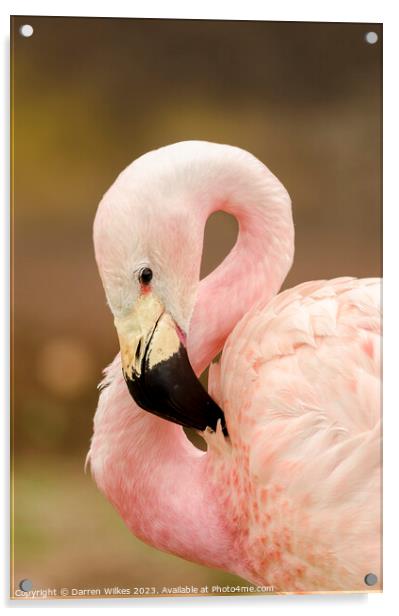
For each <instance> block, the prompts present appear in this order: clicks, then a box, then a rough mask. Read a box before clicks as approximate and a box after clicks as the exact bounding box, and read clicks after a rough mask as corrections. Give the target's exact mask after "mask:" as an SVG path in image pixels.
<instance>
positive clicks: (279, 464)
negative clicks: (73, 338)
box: [88, 141, 381, 592]
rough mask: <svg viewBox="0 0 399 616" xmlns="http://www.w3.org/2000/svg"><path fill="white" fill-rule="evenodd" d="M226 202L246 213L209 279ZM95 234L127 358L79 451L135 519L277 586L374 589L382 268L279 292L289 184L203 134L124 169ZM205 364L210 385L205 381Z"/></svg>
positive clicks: (287, 247) (146, 535)
mask: <svg viewBox="0 0 399 616" xmlns="http://www.w3.org/2000/svg"><path fill="white" fill-rule="evenodd" d="M217 210H223V211H225V212H228V213H230V214H232V215H233V216H235V217H236V219H237V220H238V223H239V233H238V238H237V241H236V244H235V246H234V248H233V249H232V250H231V251H230V253H229V254H228V256H227V257H226V258H225V260H224V261H223V262H222V263H221V264H220V265H219V266H218V267H217V268H216V269H215V270H214V271H213V272H212V273H211V274H210V275H209V276H207V277H206V278H205V279H203V280H201V281H200V275H199V274H200V263H201V255H202V247H203V234H204V227H205V223H206V220H207V219H208V217H209V216H210V215H211V214H212V213H213V212H215V211H217ZM93 236H94V247H95V256H96V261H97V264H98V268H99V272H100V276H101V279H102V283H103V286H104V289H105V294H106V298H107V302H108V304H109V307H110V309H111V311H112V313H113V317H114V323H115V326H116V330H117V334H118V338H119V343H120V353H118V355H117V356H116V357H115V359H114V361H113V362H112V363H111V364H110V366H109V367H108V368H107V369H106V370H105V371H104V373H105V376H104V380H103V382H102V384H101V385H100V387H101V393H100V396H99V402H98V407H97V410H96V413H95V417H94V430H93V435H92V439H91V445H90V450H89V454H88V459H89V460H90V466H91V470H92V474H93V476H94V479H95V482H96V483H97V485H98V487H99V489H100V490H101V491H102V492H103V493H104V495H105V496H106V497H107V499H109V501H110V502H111V503H112V504H113V506H114V507H115V508H116V510H117V511H118V512H119V514H120V516H121V517H122V518H123V520H124V522H125V523H126V525H127V527H128V528H129V529H130V530H131V531H132V532H133V534H134V535H135V536H137V537H138V538H140V539H141V540H142V541H144V542H146V543H147V544H149V545H151V546H154V547H156V548H158V549H159V550H163V551H166V552H169V553H172V554H175V555H178V556H180V557H182V558H184V559H187V560H190V561H194V562H197V563H201V564H203V565H207V566H209V567H213V568H219V569H223V570H226V571H229V572H231V573H234V574H237V575H239V576H241V577H242V578H244V579H246V580H248V581H250V582H252V583H255V584H258V585H264V584H267V585H268V586H270V585H271V586H273V587H274V589H275V590H276V591H278V592H285V591H290V592H303V591H320V590H321V591H326V590H327V591H335V590H350V591H354V590H368V587H367V585H366V584H367V582H365V576H367V574H368V573H370V572H372V573H374V574H376V575H377V577H378V583H377V585H376V586H375V588H379V587H380V586H379V584H380V323H381V320H380V308H379V298H380V280H379V279H378V278H367V279H356V278H353V277H341V278H335V279H333V280H318V281H311V282H305V283H303V284H299V285H298V286H295V287H294V288H291V289H289V290H286V291H284V292H281V293H278V291H279V289H280V287H281V285H282V283H283V281H284V279H285V277H286V275H287V273H288V271H289V269H290V267H291V264H292V261H293V254H294V227H293V220H292V212H291V201H290V197H289V195H288V193H287V191H286V189H285V188H284V187H283V185H282V184H281V183H280V181H279V180H278V179H277V178H276V177H275V176H274V175H273V174H272V173H271V171H270V170H269V169H268V168H267V167H266V166H265V165H264V164H263V163H262V162H260V161H259V160H258V159H257V158H256V157H255V156H253V155H252V154H250V153H249V152H247V151H245V150H242V149H240V148H238V147H234V146H230V145H222V144H216V143H209V142H204V141H186V142H180V143H176V144H173V145H168V146H165V147H161V148H160V149H157V150H155V151H151V152H149V153H147V154H145V155H143V156H141V157H140V158H138V159H136V160H135V161H134V162H133V163H132V164H130V165H129V166H128V167H127V168H126V169H125V170H124V171H123V172H122V173H121V174H120V175H119V177H118V178H117V179H116V181H115V183H114V184H113V185H112V186H111V188H110V189H109V190H108V192H107V193H106V194H105V195H104V197H103V198H102V200H101V202H100V204H99V207H98V210H97V213H96V217H95V221H94V230H93ZM315 256H316V255H315ZM221 350H222V355H221V359H220V361H219V362H216V363H211V362H212V360H213V359H214V358H215V357H216V355H217V354H218V353H219V352H220V351H221ZM209 365H210V370H209V385H208V389H209V391H208V392H207V391H206V390H205V389H204V388H203V387H202V385H201V384H200V382H199V380H198V378H197V377H198V376H199V375H200V374H201V373H202V372H203V370H204V369H205V368H206V367H207V366H209ZM182 426H189V427H192V428H195V429H196V430H197V431H198V432H199V433H200V434H201V435H202V436H203V438H204V439H205V441H206V445H207V451H206V452H204V451H200V450H199V449H197V448H196V447H195V446H194V445H193V444H192V443H191V442H190V441H189V439H188V438H187V436H186V434H185V432H184V430H183V428H182Z"/></svg>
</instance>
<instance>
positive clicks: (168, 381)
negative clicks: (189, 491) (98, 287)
mask: <svg viewBox="0 0 399 616" xmlns="http://www.w3.org/2000/svg"><path fill="white" fill-rule="evenodd" d="M115 326H116V329H117V332H118V337H119V343H120V347H121V357H122V367H123V374H124V377H125V381H126V384H127V387H128V389H129V392H130V394H131V396H132V398H133V399H134V400H135V402H136V403H137V404H138V405H139V406H140V407H141V408H142V409H144V410H146V411H149V412H150V413H153V414H155V415H158V416H159V417H162V418H163V419H167V420H169V421H172V422H174V423H177V424H180V425H182V426H186V427H189V428H196V429H197V430H205V429H206V428H207V427H210V428H212V429H213V430H216V426H217V422H218V420H220V422H221V427H222V430H223V432H224V434H225V435H227V429H226V424H225V418H224V414H223V411H222V409H221V408H220V407H219V406H218V405H217V404H216V402H215V401H214V400H213V399H212V398H211V397H210V396H209V394H208V393H207V391H206V390H205V389H204V388H203V386H202V384H201V383H200V381H199V380H198V379H197V377H196V375H195V373H194V371H193V369H192V367H191V364H190V362H189V359H188V355H187V350H186V347H185V343H184V341H185V337H184V334H182V332H181V330H180V328H179V327H178V326H177V324H176V323H175V322H174V320H173V319H172V317H171V316H170V315H169V314H168V313H167V312H165V310H164V307H163V306H162V304H161V302H160V301H159V300H158V298H157V297H156V296H155V295H154V294H153V293H151V292H148V293H146V294H142V295H140V297H139V299H138V300H137V302H136V304H135V306H134V307H133V309H132V311H131V312H130V314H129V315H127V316H125V317H123V318H122V319H117V318H116V319H115Z"/></svg>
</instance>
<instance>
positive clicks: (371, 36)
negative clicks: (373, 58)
mask: <svg viewBox="0 0 399 616" xmlns="http://www.w3.org/2000/svg"><path fill="white" fill-rule="evenodd" d="M364 38H365V40H366V43H368V44H369V45H375V44H376V42H377V41H378V34H377V32H367V34H365V36H364Z"/></svg>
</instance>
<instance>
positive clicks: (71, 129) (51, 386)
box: [12, 17, 382, 588]
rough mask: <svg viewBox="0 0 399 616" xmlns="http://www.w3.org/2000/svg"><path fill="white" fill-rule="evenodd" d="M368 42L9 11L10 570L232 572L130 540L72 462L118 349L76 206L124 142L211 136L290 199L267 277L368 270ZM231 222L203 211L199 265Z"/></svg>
mask: <svg viewBox="0 0 399 616" xmlns="http://www.w3.org/2000/svg"><path fill="white" fill-rule="evenodd" d="M25 23H28V24H31V25H32V26H33V28H34V34H33V36H32V37H31V38H23V37H22V36H21V35H20V34H19V27H20V25H22V24H25ZM370 30H372V31H374V32H377V33H378V35H379V41H378V43H377V44H375V45H369V44H367V42H366V41H365V38H364V36H365V34H366V32H368V31H370ZM381 37H382V29H381V26H379V25H375V24H368V25H367V24H320V23H277V22H275V23H270V22H269V23H265V22H263V23H262V22H223V21H185V20H181V21H174V20H142V19H93V18H56V17H15V18H13V19H12V81H13V84H12V96H13V126H14V139H13V162H14V181H13V196H14V210H13V219H14V265H13V275H14V294H13V314H14V327H13V337H14V347H13V375H14V383H13V419H14V426H15V429H14V473H13V475H14V488H15V508H14V539H15V560H14V569H15V584H18V582H19V580H20V579H22V578H29V579H31V580H32V581H33V584H34V588H38V587H47V586H56V587H61V586H63V587H94V586H101V585H107V586H112V585H119V586H124V585H126V586H134V585H142V586H146V585H148V586H152V585H156V586H162V585H164V584H167V585H179V584H194V585H204V584H207V583H208V584H212V583H220V584H226V583H230V582H234V581H237V579H238V578H234V577H233V576H230V575H228V574H224V573H222V572H218V571H213V570H210V569H207V568H205V567H199V566H196V565H194V564H191V563H187V562H185V561H183V560H181V559H179V558H175V557H172V556H169V555H166V554H163V553H161V552H158V551H156V550H155V549H152V548H150V547H148V546H146V545H144V544H143V543H141V542H140V541H138V540H136V539H135V538H134V537H133V536H131V535H130V533H129V532H128V531H127V530H126V529H125V527H124V525H123V522H122V521H121V520H120V518H119V517H118V515H117V514H116V513H115V512H114V511H113V509H112V507H111V506H110V505H109V504H108V503H107V502H106V501H105V499H104V497H103V496H102V495H101V494H100V493H99V492H98V491H97V489H96V487H95V485H94V482H93V481H92V479H91V477H90V475H89V474H87V475H85V474H84V472H83V465H84V460H85V456H86V452H87V450H88V446H89V440H90V435H91V429H92V417H93V414H94V411H95V407H96V401H97V395H98V392H97V390H96V385H97V383H98V382H99V381H100V379H101V371H102V369H103V368H104V367H105V366H106V365H107V364H108V363H109V362H110V360H111V359H112V358H113V356H114V355H115V353H116V352H117V338H116V335H115V332H114V328H113V324H112V319H111V315H110V313H109V311H108V309H107V307H106V304H105V297H104V293H103V290H102V288H101V285H100V280H99V277H98V274H97V270H96V266H95V262H94V257H93V246H92V239H91V230H92V222H93V217H94V214H95V211H96V207H97V204H98V202H99V200H100V198H101V196H102V194H103V193H104V192H105V191H106V190H107V188H108V187H109V186H110V184H111V183H112V182H113V180H114V179H115V177H116V175H117V174H118V173H119V172H120V171H121V170H122V169H123V168H124V167H126V166H127V165H128V164H129V163H130V162H131V161H132V160H133V159H134V158H136V157H137V156H139V155H140V154H142V153H144V152H146V151H148V150H151V149H153V148H156V147H158V146H162V145H165V144H167V143H172V142H176V141H180V140H185V139H204V140H210V141H216V142H223V143H229V144H233V145H237V146H240V147H242V148H245V149H248V150H249V151H251V152H252V153H253V154H255V155H256V156H257V157H259V158H260V159H261V160H262V161H263V162H265V163H266V164H267V165H268V166H269V167H270V169H271V170H272V171H273V172H274V173H275V174H276V175H277V176H278V177H279V178H280V180H281V181H282V182H283V183H284V185H285V186H286V188H287V189H288V191H289V192H290V194H291V197H292V200H293V207H294V218H295V224H296V258H295V264H294V266H293V268H292V270H291V273H290V274H289V276H288V279H287V281H286V285H285V286H292V285H294V284H296V283H299V282H302V281H304V280H310V279H317V278H326V277H333V276H340V275H355V276H375V275H380V274H381V234H380V231H381V229H380V222H381V218H380V214H381V210H380V208H381V198H380V182H381V169H380V155H381V119H380V114H381V49H382V45H381ZM235 234H236V224H235V221H234V220H233V219H231V218H230V217H228V216H227V215H222V214H217V215H214V217H213V219H212V220H211V221H210V222H209V224H208V226H207V234H206V245H205V254H204V260H203V273H204V274H205V273H207V272H209V271H211V270H212V269H213V268H214V267H215V266H216V264H217V263H218V262H219V261H220V260H221V259H222V258H223V256H224V255H225V254H226V253H227V252H228V250H229V248H230V247H231V246H232V244H233V243H234V239H235Z"/></svg>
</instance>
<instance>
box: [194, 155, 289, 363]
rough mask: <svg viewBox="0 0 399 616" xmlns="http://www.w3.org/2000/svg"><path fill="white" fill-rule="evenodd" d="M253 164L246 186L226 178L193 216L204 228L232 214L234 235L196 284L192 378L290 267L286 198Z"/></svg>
mask: <svg viewBox="0 0 399 616" xmlns="http://www.w3.org/2000/svg"><path fill="white" fill-rule="evenodd" d="M255 160H256V159H255ZM251 162H252V161H251ZM256 163H258V165H256V166H255V169H254V168H252V167H251V168H250V169H249V170H247V171H249V172H248V173H247V183H243V181H242V178H241V177H238V178H236V181H235V183H234V182H233V181H232V180H233V178H229V179H230V182H229V183H228V184H227V185H225V186H223V184H222V185H221V186H220V190H217V191H215V192H214V194H213V196H212V199H211V200H210V201H209V202H208V203H207V206H206V207H205V208H203V210H202V211H200V212H199V215H200V217H202V220H203V225H204V227H205V223H206V220H207V218H208V217H209V216H210V215H211V214H212V213H213V212H216V211H218V210H222V211H225V212H227V213H229V214H232V215H233V216H235V217H236V219H237V220H238V223H239V231H238V238H237V242H236V244H235V246H234V247H233V249H232V250H231V252H230V253H229V255H228V256H227V257H226V259H225V260H224V261H223V262H222V263H221V264H220V265H219V266H218V267H217V268H216V269H215V270H214V271H213V272H212V273H211V274H210V275H209V276H207V277H206V278H205V279H204V280H202V281H201V282H200V284H199V288H198V292H197V299H196V303H195V307H194V311H193V315H192V319H191V323H190V331H189V336H188V353H189V357H190V361H191V363H192V365H193V367H194V370H195V371H196V373H197V374H201V372H202V371H203V370H204V369H205V368H206V367H207V366H208V365H209V363H210V362H211V361H212V359H213V358H214V357H215V356H216V355H217V353H219V351H221V349H222V348H223V345H224V343H225V341H226V338H227V337H228V335H229V334H230V332H231V331H232V330H233V329H234V327H235V325H236V324H237V323H238V321H239V320H240V319H241V317H242V316H243V315H244V314H245V313H246V312H248V310H250V309H251V308H252V307H254V306H255V305H256V304H258V303H260V302H268V301H269V300H270V299H271V298H272V297H273V296H274V295H275V294H276V293H277V292H278V291H279V289H280V287H281V285H282V283H283V281H284V279H285V277H286V275H287V273H288V271H289V269H290V267H291V264H292V260H293V256H294V226H293V222H292V214H291V202H290V198H289V196H288V193H287V192H286V190H285V188H284V187H283V186H282V184H280V182H279V180H278V179H277V178H276V177H275V176H274V175H273V174H272V173H271V172H270V171H269V170H268V169H267V167H265V166H264V165H262V164H261V163H259V161H256ZM243 171H244V170H243Z"/></svg>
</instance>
